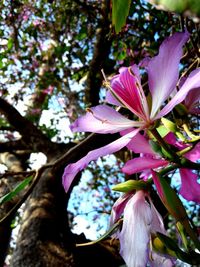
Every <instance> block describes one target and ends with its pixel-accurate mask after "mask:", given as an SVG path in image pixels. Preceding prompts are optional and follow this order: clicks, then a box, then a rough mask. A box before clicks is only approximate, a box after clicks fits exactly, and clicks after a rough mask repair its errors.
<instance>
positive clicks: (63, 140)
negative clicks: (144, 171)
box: [0, 0, 199, 267]
mask: <svg viewBox="0 0 200 267" xmlns="http://www.w3.org/2000/svg"><path fill="white" fill-rule="evenodd" d="M127 2H129V1H127ZM0 3H1V10H0V75H1V79H0V86H1V87H0V113H1V118H0V131H1V135H0V141H1V144H0V153H1V154H0V162H1V163H2V164H3V166H4V167H5V169H6V172H5V173H3V174H2V175H1V180H0V183H1V190H0V193H1V196H2V198H1V209H0V216H1V221H0V235H1V236H0V250H1V253H0V266H4V261H5V257H6V254H9V253H11V252H9V251H10V250H8V247H9V243H10V238H11V230H12V225H13V223H15V224H18V223H19V224H20V231H19V234H18V238H17V240H16V246H15V248H14V251H13V252H12V253H11V254H12V255H11V256H12V259H11V261H10V266H13V267H18V266H19V267H20V266H21V267H22V266H23V267H26V266H27V267H32V266H38V267H40V266H45V267H46V266H54V267H56V266H120V265H121V264H123V261H122V259H121V258H120V257H119V254H118V244H117V243H115V242H114V243H112V244H110V243H109V242H107V241H104V242H102V243H100V244H98V245H95V246H91V247H76V246H75V244H76V243H81V242H85V238H84V236H82V235H81V236H77V235H75V234H73V233H72V232H71V223H69V219H68V213H67V211H66V208H67V204H68V201H69V198H70V195H71V191H72V188H73V186H74V185H76V184H77V183H78V181H79V179H80V175H78V177H77V179H76V181H75V182H74V185H73V186H72V188H71V191H70V192H68V193H67V194H66V193H65V192H64V189H63V187H62V181H61V177H62V173H63V169H64V167H65V166H66V165H67V164H68V163H70V162H74V161H77V160H78V159H80V158H81V157H82V156H84V155H85V154H86V153H87V152H88V151H90V150H91V149H95V148H97V147H100V146H102V145H104V144H107V143H109V142H110V141H111V140H114V138H115V136H114V135H104V136H103V137H102V136H99V135H96V134H92V135H89V136H87V138H86V139H84V137H85V136H84V135H83V134H76V135H74V136H73V137H72V135H70V133H69V131H65V128H66V129H67V128H68V123H69V122H72V121H74V119H75V118H77V117H78V116H79V115H80V114H83V112H84V110H85V108H87V107H90V106H94V105H97V104H98V103H99V102H103V101H104V96H105V88H104V86H103V76H102V73H101V70H102V69H103V70H104V72H105V74H106V76H107V77H109V76H110V75H114V74H115V73H116V72H117V70H118V69H119V68H120V67H121V66H129V65H130V64H132V63H139V62H140V60H141V59H143V58H144V57H146V56H152V55H155V54H156V52H157V49H158V47H159V44H160V43H161V41H162V40H163V39H164V38H165V37H166V36H168V35H169V34H170V33H173V32H175V31H180V30H182V29H183V28H185V27H186V28H187V29H188V31H189V32H191V33H192V35H191V41H190V43H189V44H188V50H187V53H186V54H185V55H184V61H183V66H182V68H183V69H184V68H188V67H189V66H190V69H193V68H196V66H197V64H199V61H197V58H198V56H199V50H198V38H199V37H198V36H199V24H198V23H196V22H194V21H193V20H192V19H190V18H188V17H186V18H184V17H182V16H180V15H178V14H175V13H170V12H166V11H161V10H156V9H155V8H154V7H153V6H151V5H149V4H148V3H147V2H146V1H142V0H140V1H132V2H131V3H130V10H129V16H128V17H127V20H126V24H125V26H124V27H123V28H122V29H121V31H120V32H119V33H118V34H116V33H115V30H114V27H113V25H112V3H111V2H110V1H107V0H102V1H93V0H87V1H82V0H74V1H68V0H58V1H54V0H52V1H50V0H49V1H47V0H39V1H32V2H30V1H25V0H24V1H20V0H17V1H12V0H10V1H1V2H0ZM145 82H146V80H145V79H144V81H143V83H144V84H145ZM48 114H51V118H50V119H49V116H47V115H48ZM60 125H61V126H60ZM83 140H84V141H83ZM39 152H41V153H43V154H44V155H45V156H46V158H47V163H46V164H44V165H43V166H42V167H41V168H40V169H39V170H37V171H36V170H34V168H33V167H32V165H31V162H30V156H31V155H33V153H39ZM116 156H117V158H116V159H115V160H116V162H117V164H115V168H113V166H112V165H111V164H112V163H109V164H108V163H107V162H106V161H105V162H104V161H103V163H102V164H104V167H105V168H104V170H103V171H102V168H101V167H99V168H98V167H97V166H98V165H96V164H95V163H93V164H91V165H90V167H89V171H90V173H91V175H92V176H93V178H94V179H93V181H94V182H92V183H91V182H90V183H89V184H88V186H89V187H90V189H88V190H93V189H95V190H97V191H99V192H100V200H99V201H98V202H97V203H98V205H99V206H98V205H97V206H96V207H95V209H96V210H97V213H98V211H99V212H101V213H102V212H106V213H109V211H110V207H111V205H112V203H113V201H114V199H115V197H116V195H111V194H110V192H111V190H110V187H111V185H112V184H113V183H115V181H114V180H115V179H117V180H121V179H123V177H122V176H121V175H120V174H119V173H118V170H119V169H118V168H119V166H120V164H121V162H123V161H124V160H125V159H127V158H129V156H130V155H129V154H128V152H127V151H125V150H124V151H123V152H120V153H118V154H117V155H116ZM105 170H106V171H105ZM111 177H113V179H111ZM16 188H18V189H17V190H16ZM105 188H108V191H107V194H106V190H105ZM20 189H21V190H20ZM9 192H12V194H10V193H9ZM13 192H14V193H13ZM16 192H18V193H17V194H16ZM6 194H7V195H6ZM3 196H6V197H7V198H5V197H3ZM78 201H81V199H79V200H77V199H76V198H74V204H73V205H74V206H76V209H75V213H76V214H78V213H79V210H78V208H77V206H78V205H77V203H78ZM106 202H107V204H106ZM23 203H24V207H23V214H22V215H21V216H18V217H15V216H16V214H17V211H18V208H19V207H21V205H22V204H23ZM102 203H103V204H102ZM161 209H162V211H163V212H164V213H165V212H166V211H165V210H164V209H163V207H162V206H161ZM70 216H71V213H70ZM18 219H19V222H18V221H17V220H18ZM98 223H100V224H101V220H99V222H98ZM10 249H11V248H10Z"/></svg>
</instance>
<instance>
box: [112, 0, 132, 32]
mask: <svg viewBox="0 0 200 267" xmlns="http://www.w3.org/2000/svg"><path fill="white" fill-rule="evenodd" d="M130 5H131V1H130V0H113V1H112V23H113V25H114V27H115V31H116V33H119V32H120V31H121V29H122V27H123V26H124V25H125V24H126V18H127V16H128V14H129V10H130Z"/></svg>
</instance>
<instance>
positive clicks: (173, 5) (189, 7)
mask: <svg viewBox="0 0 200 267" xmlns="http://www.w3.org/2000/svg"><path fill="white" fill-rule="evenodd" d="M150 2H151V3H153V4H156V5H161V7H163V8H166V9H167V10H169V11H174V12H177V13H184V14H185V15H188V16H191V15H196V16H198V17H200V5H199V1H198V0H176V1H174V0H150Z"/></svg>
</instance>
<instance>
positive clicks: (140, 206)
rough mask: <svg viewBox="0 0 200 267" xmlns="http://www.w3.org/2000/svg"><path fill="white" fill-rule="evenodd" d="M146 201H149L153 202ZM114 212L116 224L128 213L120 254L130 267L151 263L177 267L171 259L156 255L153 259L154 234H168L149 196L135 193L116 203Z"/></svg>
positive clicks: (120, 236)
mask: <svg viewBox="0 0 200 267" xmlns="http://www.w3.org/2000/svg"><path fill="white" fill-rule="evenodd" d="M145 198H148V200H149V202H147V201H146V199H145ZM112 212H114V213H115V220H114V221H113V223H115V222H116V221H117V220H118V218H119V217H120V216H121V214H122V213H124V215H123V226H122V230H121V231H120V232H119V233H118V238H119V240H120V254H121V256H122V257H123V259H124V260H125V262H126V264H127V266H128V267H136V266H137V267H144V266H146V264H147V263H148V262H149V263H150V264H151V266H158V261H159V263H160V265H159V266H160V267H162V266H163V267H164V266H173V264H172V261H171V260H170V259H166V258H165V257H163V256H160V255H157V254H156V253H155V252H154V254H152V255H153V257H150V252H151V251H150V239H151V234H156V232H160V233H163V234H165V233H166V232H165V229H164V225H163V221H162V218H161V216H160V214H159V213H158V212H157V210H156V208H155V207H154V205H153V203H152V201H151V199H150V197H149V196H148V194H147V193H145V192H144V191H137V192H136V193H135V194H126V195H124V196H123V197H122V198H120V199H119V200H117V202H116V203H115V204H114V206H113V211H112ZM112 219H113V218H112ZM167 264H169V265H167Z"/></svg>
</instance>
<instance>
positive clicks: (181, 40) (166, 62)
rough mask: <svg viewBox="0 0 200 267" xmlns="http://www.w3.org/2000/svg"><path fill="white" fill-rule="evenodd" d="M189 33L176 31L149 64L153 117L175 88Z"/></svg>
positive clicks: (165, 41)
mask: <svg viewBox="0 0 200 267" xmlns="http://www.w3.org/2000/svg"><path fill="white" fill-rule="evenodd" d="M188 38H189V34H188V33H187V32H185V33H180V32H179V33H175V34H174V35H172V36H171V37H168V38H167V39H165V40H164V42H163V43H162V44H161V46H160V49H159V54H158V55H157V56H156V57H154V58H152V59H151V60H150V62H149V64H148V67H147V71H148V77H149V89H150V91H151V95H152V110H151V118H154V117H155V115H156V113H157V111H158V110H159V108H160V107H161V105H162V103H163V102H164V101H165V100H166V99H167V98H168V97H169V95H170V94H171V92H172V91H173V90H174V89H175V87H176V83H177V80H178V73H179V68H178V67H179V61H180V59H181V56H182V46H183V45H184V44H185V43H186V41H187V40H188Z"/></svg>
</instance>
